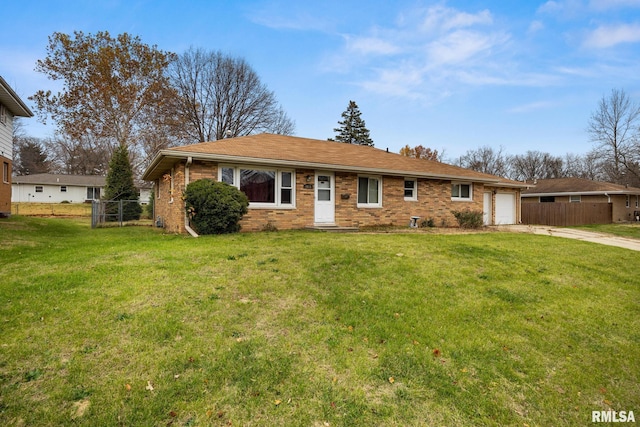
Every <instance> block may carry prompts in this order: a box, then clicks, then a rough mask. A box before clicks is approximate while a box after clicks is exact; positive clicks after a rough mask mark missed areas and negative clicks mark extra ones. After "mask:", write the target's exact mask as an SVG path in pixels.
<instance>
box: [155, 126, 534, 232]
mask: <svg viewBox="0 0 640 427" xmlns="http://www.w3.org/2000/svg"><path fill="white" fill-rule="evenodd" d="M201 178H211V179H213V180H216V181H223V182H226V183H229V184H231V185H234V186H236V187H238V188H239V189H240V190H242V191H243V192H244V193H245V194H246V195H247V196H248V197H249V201H250V204H249V212H248V213H247V214H246V215H245V216H244V218H243V219H242V221H241V223H240V224H241V226H242V229H243V230H245V231H251V230H261V229H264V228H265V226H267V225H272V226H275V227H277V228H278V229H295V228H306V227H314V226H316V227H317V226H326V227H362V226H373V225H408V224H409V222H410V218H411V217H412V216H417V217H420V220H419V221H418V223H419V222H420V221H422V220H426V219H432V220H433V221H434V223H435V225H436V226H455V225H457V223H456V220H455V218H454V216H453V214H452V211H453V210H458V211H461V210H466V209H471V210H477V211H483V212H484V213H485V223H486V224H514V223H517V222H519V218H520V189H521V188H525V187H526V185H525V184H523V183H521V182H517V181H511V180H507V179H503V178H500V177H497V176H493V175H487V174H483V173H479V172H475V171H472V170H468V169H463V168H460V167H457V166H451V165H448V164H444V163H440V162H435V161H430V160H423V159H414V158H409V157H405V156H401V155H399V154H394V153H389V152H386V151H383V150H379V149H376V148H372V147H365V146H360V145H352V144H345V143H339V142H330V141H321V140H314V139H307V138H299V137H292V136H282V135H272V134H260V135H251V136H244V137H239V138H229V139H223V140H219V141H214V142H205V143H199V144H193V145H188V146H183V147H175V148H170V149H165V150H160V151H159V152H158V154H157V155H156V157H155V158H154V159H153V161H152V163H151V164H150V166H149V167H148V168H147V170H146V171H145V173H144V175H143V179H145V180H148V181H153V182H154V183H155V186H154V188H155V214H156V216H157V219H158V220H159V223H161V224H163V225H164V227H165V228H167V229H168V230H170V231H173V232H180V233H184V232H186V231H188V228H187V227H188V223H187V222H186V215H185V209H184V202H183V200H182V197H181V195H182V191H184V189H185V187H186V185H188V184H189V182H192V181H195V180H197V179H201ZM185 225H186V226H187V227H185Z"/></svg>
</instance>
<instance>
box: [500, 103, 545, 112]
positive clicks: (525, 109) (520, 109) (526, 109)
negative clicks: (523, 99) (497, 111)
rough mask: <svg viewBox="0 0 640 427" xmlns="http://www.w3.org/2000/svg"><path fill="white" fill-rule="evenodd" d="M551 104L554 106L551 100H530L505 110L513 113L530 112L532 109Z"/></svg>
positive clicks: (540, 108) (539, 108)
mask: <svg viewBox="0 0 640 427" xmlns="http://www.w3.org/2000/svg"><path fill="white" fill-rule="evenodd" d="M553 106H554V103H553V102H551V101H538V102H531V103H528V104H523V105H518V106H516V107H513V108H510V109H508V110H507V112H508V113H514V114H522V113H530V112H532V111H537V110H545V109H548V108H550V107H553Z"/></svg>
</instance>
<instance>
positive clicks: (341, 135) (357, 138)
mask: <svg viewBox="0 0 640 427" xmlns="http://www.w3.org/2000/svg"><path fill="white" fill-rule="evenodd" d="M361 115H362V113H361V112H360V109H359V108H358V104H356V103H355V102H354V101H349V106H348V107H347V110H346V111H345V112H344V113H342V119H343V120H342V121H340V122H338V124H339V125H340V127H338V128H335V129H333V131H334V132H337V133H338V134H337V135H336V137H335V141H338V142H345V143H347V144H359V145H368V146H370V147H373V140H372V139H371V137H370V136H369V129H367V127H366V125H365V123H364V120H362V117H360V116H361ZM330 140H331V139H330Z"/></svg>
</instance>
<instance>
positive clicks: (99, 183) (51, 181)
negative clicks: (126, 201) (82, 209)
mask: <svg viewBox="0 0 640 427" xmlns="http://www.w3.org/2000/svg"><path fill="white" fill-rule="evenodd" d="M105 181H106V180H105V177H104V176H91V175H56V174H50V173H39V174H34V175H22V176H14V177H13V184H12V187H13V191H12V196H11V201H12V202H13V203H24V202H34V203H62V202H69V203H84V202H89V201H91V200H98V199H100V197H101V196H102V194H103V192H104V186H105Z"/></svg>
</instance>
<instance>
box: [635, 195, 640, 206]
mask: <svg viewBox="0 0 640 427" xmlns="http://www.w3.org/2000/svg"><path fill="white" fill-rule="evenodd" d="M639 203H640V197H639V196H636V208H637V207H638V204H639Z"/></svg>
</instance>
